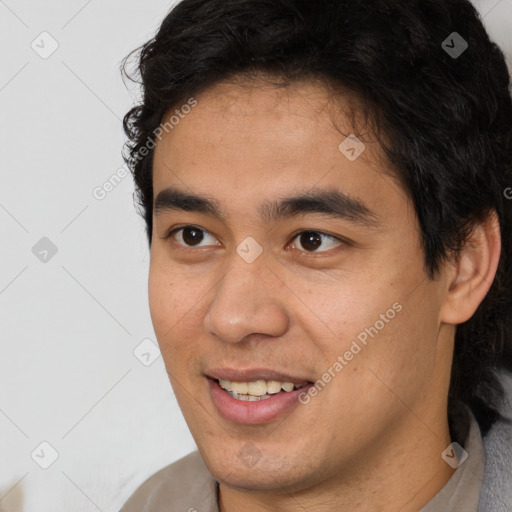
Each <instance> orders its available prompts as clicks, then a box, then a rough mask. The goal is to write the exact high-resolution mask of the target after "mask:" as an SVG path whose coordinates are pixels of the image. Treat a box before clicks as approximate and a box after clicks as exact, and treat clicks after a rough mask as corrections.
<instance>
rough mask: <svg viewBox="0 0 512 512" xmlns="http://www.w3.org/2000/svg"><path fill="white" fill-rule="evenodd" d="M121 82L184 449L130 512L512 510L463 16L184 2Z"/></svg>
mask: <svg viewBox="0 0 512 512" xmlns="http://www.w3.org/2000/svg"><path fill="white" fill-rule="evenodd" d="M139 70H140V73H141V78H142V86H143V90H144V98H143V103H142V104H141V105H139V106H137V107H134V108H133V109H132V110H131V111H130V112H128V114H127V115H126V116H125V130H126V133H127V135H128V136H129V139H130V140H129V144H128V147H129V150H130V152H129V155H128V156H127V162H128V163H129V165H130V166H131V169H132V171H133V174H134V178H135V183H136V186H137V191H138V197H139V201H140V204H141V207H142V213H143V216H144V218H145V221H146V224H147V233H148V241H149V245H150V249H151V262H150V272H149V301H150V310H151V317H152V322H153V325H154V329H155V333H156V337H157V339H158V342H159V345H160V349H161V352H162V355H163V358H164V361H165V365H166V369H167V372H168V375H169V379H170V382H171V384H172V387H173V389H174V392H175V394H176V397H177V400H178V403H179V405H180V408H181V410H182V412H183V415H184V417H185V420H186V422H187V424H188V426H189V428H190V431H191V433H192V435H193V437H194V440H195V442H196V444H197V448H198V452H194V453H193V454H190V455H189V456H187V457H185V458H183V459H181V460H180V461H178V462H176V463H174V464H172V465H170V466H168V467H167V468H164V469H163V470H162V471H160V472H159V473H157V474H156V475H154V476H153V477H151V478H150V479H149V480H148V481H147V482H146V483H145V484H144V485H142V487H141V488H140V489H139V490H137V491H136V492H135V493H134V495H133V496H132V497H131V498H130V500H129V501H128V503H127V504H126V505H125V506H124V508H123V509H122V510H123V512H135V511H137V512H141V511H145V512H149V511H151V512H156V511H164V510H165V511H171V510H172V511H174V510H176V511H177V510H189V511H194V510H197V511H203V510H204V511H220V512H238V511H244V512H246V511H248V512H252V511H267V510H268V511H283V512H284V511H295V510H314V511H358V512H369V511H381V512H390V511H393V512H396V511H401V512H412V511H418V510H421V511H422V512H433V511H443V512H449V511H464V512H470V511H477V510H480V511H482V510H493V511H494V510H500V511H501V510H503V511H505V510H511V509H512V501H511V497H512V489H511V481H512V478H511V475H512V468H511V463H512V458H511V457H510V444H511V427H510V424H509V423H507V419H506V418H505V416H506V414H507V410H506V408H505V404H504V400H503V397H504V393H503V389H502V387H501V384H500V381H499V379H500V378H501V376H502V375H503V372H504V371H505V368H508V370H510V360H509V359H507V357H509V354H510V352H507V351H509V350H510V342H511V336H510V334H511V325H512V324H511V318H512V316H511V312H512V298H511V293H510V287H511V284H512V274H511V269H512V261H511V257H512V239H511V233H512V231H511V228H512V209H511V201H510V200H508V199H507V194H506V190H507V187H509V186H510V185H511V184H512V104H511V98H510V93H509V89H508V87H509V77H508V72H507V68H506V64H505V61H504V58H503V55H502V53H501V51H500V50H499V49H498V48H497V47H496V45H494V44H492V43H491V42H490V41H489V38H488V36H487V34H486V32H485V30H484V28H483V26H482V24H481V21H480V20H479V18H478V15H477V13H476V11H475V9H474V8H473V7H472V5H471V4H470V3H469V2H467V1H462V0H457V1H455V0H453V1H446V0H444V1H442V0H427V1H424V0H423V1H421V2H420V1H410V0H408V1H400V2H397V1H365V2H360V1H353V0H351V1H340V0H321V1H320V0H317V1H312V0H272V1H271V0H184V1H182V2H181V3H179V4H178V5H177V6H175V7H174V9H173V10H172V11H171V12H170V13H169V15H168V16H167V17H166V19H165V20H164V22H163V23H162V25H161V27H160V29H159V31H158V33H157V35H156V36H155V38H154V39H153V40H151V41H149V42H148V43H147V44H146V45H144V46H143V48H142V51H141V54H140V62H139ZM507 354H508V355H507ZM500 372H502V373H500ZM484 442H485V443H487V444H484ZM496 447H498V448H499V450H500V453H501V455H500V456H499V457H500V458H499V460H498V458H497V456H492V450H493V449H495V448H496ZM486 451H487V456H486ZM507 457H508V458H507ZM500 464H501V466H500ZM489 479H492V482H491V483H489ZM491 485H492V487H491Z"/></svg>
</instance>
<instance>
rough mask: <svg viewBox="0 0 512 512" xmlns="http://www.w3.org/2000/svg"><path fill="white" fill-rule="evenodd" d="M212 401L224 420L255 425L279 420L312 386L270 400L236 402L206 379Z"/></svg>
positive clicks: (274, 396) (216, 383) (280, 394)
mask: <svg viewBox="0 0 512 512" xmlns="http://www.w3.org/2000/svg"><path fill="white" fill-rule="evenodd" d="M208 384H209V386H210V395H211V397H212V401H213V403H214V404H215V406H216V407H217V409H218V410H219V412H220V414H221V415H222V416H224V418H226V419H228V420H230V421H233V422H235V423H243V424H257V423H265V422H268V421H271V420H274V419H276V418H279V417H280V416H281V415H283V414H284V413H285V412H287V411H289V410H290V409H292V408H293V407H295V406H297V405H298V404H299V400H298V397H299V395H300V394H301V393H304V392H306V393H307V391H308V389H309V388H310V387H311V386H313V384H308V385H307V386H304V387H302V388H300V389H295V390H293V391H290V392H282V393H276V394H275V395H272V396H271V398H266V399H265V400H259V401H256V402H246V401H242V400H237V399H236V398H233V397H232V396H230V395H228V393H227V392H226V391H224V390H223V389H222V388H221V387H220V386H219V384H218V382H217V381H216V380H213V379H210V378H208Z"/></svg>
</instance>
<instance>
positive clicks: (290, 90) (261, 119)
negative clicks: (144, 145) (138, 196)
mask: <svg viewBox="0 0 512 512" xmlns="http://www.w3.org/2000/svg"><path fill="white" fill-rule="evenodd" d="M344 98H345V99H344ZM194 99H195V101H196V104H195V106H194V107H193V108H191V109H186V111H187V112H188V113H186V114H185V113H184V111H183V112H182V113H181V115H180V116H179V121H178V122H177V123H176V121H177V114H179V113H180V108H179V106H178V107H175V108H174V109H173V110H171V111H170V112H168V114H167V116H166V117H164V120H163V123H165V122H166V120H168V119H170V117H171V116H174V119H173V120H174V123H173V128H172V130H169V131H168V132H163V133H162V137H161V140H160V141H159V142H157V145H156V148H155V155H154V168H153V188H154V191H155V196H156V195H157V193H158V192H159V191H160V190H161V189H163V188H165V187H167V186H171V185H178V186H179V187H180V188H182V189H185V190H186V189H188V190H189V191H192V190H193V191H201V190H202V191H208V193H211V194H213V195H215V196H216V197H218V198H220V200H226V201H236V195H239V196H240V197H242V202H243V200H244V199H243V196H244V194H247V193H249V192H251V195H252V196H255V195H260V196H263V195H268V194H269V193H271V192H273V193H276V194H279V193H280V194H281V195H283V194H284V193H285V192H288V191H290V190H293V191H294V192H301V191H306V190H310V189H312V188H314V187H315V186H317V185H322V186H332V185H337V186H340V187H342V188H344V189H345V190H344V191H345V192H347V193H349V194H351V195H359V194H360V193H361V191H362V190H363V189H366V195H367V199H370V200H372V201H378V200H379V199H378V197H377V196H378V195H382V193H383V192H384V189H383V188H382V187H381V188H380V189H379V187H378V186H376V185H378V182H380V181H382V180H384V179H386V177H387V176H386V175H387V174H390V170H389V168H388V167H387V164H386V162H385V159H384V158H383V153H382V150H381V148H380V145H379V143H378V142H377V141H376V139H375V137H374V136H372V135H371V131H370V130H369V129H365V128H364V125H363V123H362V122H361V119H360V116H359V115H358V112H357V110H356V109H355V108H354V101H353V98H352V97H351V96H350V95H348V94H346V95H343V96H342V97H341V98H339V97H337V99H336V101H333V97H332V94H331V91H329V90H328V89H327V88H326V87H324V86H322V84H321V83H319V82H297V83H292V84H290V85H289V86H287V87H276V86H275V85H272V84H268V83H267V82H256V83H242V84H240V83H231V82H223V83H220V84H217V85H216V86H214V87H212V88H211V89H208V90H206V91H205V92H203V93H202V94H200V95H198V96H197V97H195V98H194ZM345 100H346V101H345ZM176 110H178V112H176ZM354 123H357V126H354ZM361 127H362V128H363V130H362V131H363V132H364V136H361V133H360V132H361ZM354 132H356V133H358V135H360V137H361V138H360V140H359V141H357V139H354V138H353V137H352V134H353V133H354ZM363 141H364V142H363ZM354 144H355V149H356V151H357V153H360V154H359V156H357V155H356V157H357V158H355V159H353V158H351V157H352V156H354V153H353V152H352V153H349V154H348V155H347V154H345V153H344V152H343V150H346V149H347V147H348V146H354ZM349 157H350V158H349ZM236 193H238V194H236ZM368 196H370V197H368Z"/></svg>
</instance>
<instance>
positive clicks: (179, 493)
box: [120, 451, 218, 512]
mask: <svg viewBox="0 0 512 512" xmlns="http://www.w3.org/2000/svg"><path fill="white" fill-rule="evenodd" d="M174 510H180V511H183V512H194V510H201V511H203V510H204V511H207V512H218V506H217V482H216V480H215V479H214V478H213V477H212V475H211V474H210V473H209V471H208V469H207V468H206V466H205V465H204V462H203V459H202V458H201V455H200V454H199V452H198V451H195V452H192V453H190V454H188V455H186V456H185V457H183V458H181V459H179V460H177V461H176V462H174V463H172V464H170V465H169V466H166V467H164V468H163V469H161V470H160V471H158V472H157V473H155V474H154V475H152V476H151V477H150V478H148V479H147V480H146V481H145V482H144V483H143V484H142V485H141V486H140V487H139V488H138V489H136V491H135V492H134V493H133V494H132V495H131V497H130V498H129V500H128V501H127V502H126V503H125V504H124V506H123V507H122V508H121V510H120V512H172V511H174Z"/></svg>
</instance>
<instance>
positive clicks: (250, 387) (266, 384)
mask: <svg viewBox="0 0 512 512" xmlns="http://www.w3.org/2000/svg"><path fill="white" fill-rule="evenodd" d="M219 386H220V387H221V388H222V389H225V390H226V391H227V392H228V393H229V392H231V393H229V394H230V395H231V396H233V395H237V396H235V397H234V398H238V399H239V400H249V401H254V400H253V399H252V398H249V399H246V398H243V397H256V398H257V397H266V398H270V397H269V396H268V395H275V394H276V393H279V392H280V391H281V390H282V391H285V392H287V393H289V392H290V391H293V390H294V389H299V388H301V387H302V386H300V385H296V384H293V383H292V382H280V381H277V380H269V381H264V380H257V381H253V382H232V381H229V380H225V379H219Z"/></svg>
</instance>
